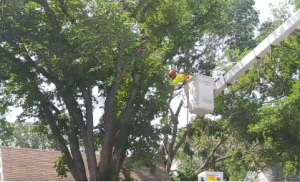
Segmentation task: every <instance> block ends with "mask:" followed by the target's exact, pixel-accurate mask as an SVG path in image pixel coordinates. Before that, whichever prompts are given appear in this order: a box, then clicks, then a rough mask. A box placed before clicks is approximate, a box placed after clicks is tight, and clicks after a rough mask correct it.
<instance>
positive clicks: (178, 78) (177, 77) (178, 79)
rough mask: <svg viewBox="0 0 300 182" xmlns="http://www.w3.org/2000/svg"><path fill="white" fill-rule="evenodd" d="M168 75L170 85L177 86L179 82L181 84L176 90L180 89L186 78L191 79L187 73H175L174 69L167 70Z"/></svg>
mask: <svg viewBox="0 0 300 182" xmlns="http://www.w3.org/2000/svg"><path fill="white" fill-rule="evenodd" d="M169 77H170V78H172V80H173V81H172V85H173V86H175V87H176V86H178V85H179V84H181V85H180V86H179V87H178V88H177V89H176V90H178V89H180V88H181V87H182V86H183V85H184V84H185V83H186V81H187V80H189V79H191V78H192V76H191V75H188V74H186V73H179V74H177V72H176V71H175V70H170V72H169Z"/></svg>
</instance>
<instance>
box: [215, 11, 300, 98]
mask: <svg viewBox="0 0 300 182" xmlns="http://www.w3.org/2000/svg"><path fill="white" fill-rule="evenodd" d="M299 26H300V10H298V11H297V12H296V13H294V14H293V15H292V16H291V17H290V18H289V19H287V20H286V21H285V22H284V23H283V24H282V25H280V26H279V27H278V28H277V29H276V30H275V31H274V32H273V33H271V34H270V35H269V36H268V37H267V38H265V40H263V41H262V42H261V43H260V44H259V45H258V46H257V47H256V48H254V49H253V50H252V51H251V52H250V53H249V54H247V55H246V56H245V57H244V58H243V59H242V60H241V61H240V62H239V63H237V64H236V65H235V66H234V67H233V68H231V70H229V71H228V72H227V73H226V74H225V75H224V76H223V77H222V78H220V79H219V80H218V81H216V82H215V91H214V96H215V97H216V96H217V95H219V94H220V93H221V92H222V91H223V90H224V89H225V88H226V87H227V85H228V84H232V83H233V82H235V81H236V80H237V79H238V78H239V77H240V76H241V75H243V74H244V73H245V72H246V71H247V70H249V69H250V68H251V66H253V65H254V64H255V63H256V62H257V61H260V58H262V57H263V56H264V55H266V54H267V53H268V52H270V51H271V47H272V46H276V45H278V44H279V43H280V42H281V41H283V40H284V39H285V38H286V37H288V36H289V35H290V34H291V33H292V32H293V31H294V30H295V29H296V28H298V27H299Z"/></svg>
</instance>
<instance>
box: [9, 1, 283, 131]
mask: <svg viewBox="0 0 300 182" xmlns="http://www.w3.org/2000/svg"><path fill="white" fill-rule="evenodd" d="M286 1H287V0H255V8H256V9H257V10H259V12H260V15H259V19H260V22H263V21H265V20H267V19H268V18H271V14H270V8H269V4H270V3H273V4H275V5H276V4H278V3H282V2H286ZM179 100H180V99H179V98H178V99H175V100H174V101H173V102H172V108H173V109H175V108H176V107H177V105H178V103H179ZM21 112H22V110H21V109H19V108H11V113H10V114H8V115H7V117H6V118H7V120H8V121H9V122H14V121H15V120H16V118H17V116H18V115H19V114H20V113H21ZM186 113H187V111H186V109H182V110H181V113H180V115H179V127H184V126H185V125H186V124H187V120H186ZM102 114H103V111H102V110H95V111H94V121H95V124H97V121H98V120H99V118H100V117H101V115H102ZM156 123H158V120H156V121H154V122H153V124H156Z"/></svg>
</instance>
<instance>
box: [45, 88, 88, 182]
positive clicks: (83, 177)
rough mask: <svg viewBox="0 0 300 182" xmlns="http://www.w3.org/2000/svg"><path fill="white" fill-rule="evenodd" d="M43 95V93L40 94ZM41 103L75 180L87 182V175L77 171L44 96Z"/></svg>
mask: <svg viewBox="0 0 300 182" xmlns="http://www.w3.org/2000/svg"><path fill="white" fill-rule="evenodd" d="M39 94H40V95H41V93H39ZM40 102H41V105H42V108H43V111H44V112H45V114H46V117H47V121H48V124H49V126H50V129H51V131H52V133H53V136H54V137H55V138H56V139H57V141H58V142H59V145H60V148H61V150H62V152H63V153H64V155H65V156H66V160H67V166H68V168H69V169H70V172H71V174H72V175H73V176H74V178H75V179H76V180H80V181H81V180H87V178H86V173H83V174H82V173H80V172H78V171H77V169H76V167H75V163H74V161H73V159H72V157H71V154H70V152H69V149H68V147H67V145H66V143H65V140H64V139H63V137H62V135H61V133H60V131H59V128H58V127H57V125H56V119H55V117H54V116H53V114H52V111H51V110H50V108H49V104H48V102H47V101H46V100H44V99H42V96H40Z"/></svg>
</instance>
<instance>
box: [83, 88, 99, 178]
mask: <svg viewBox="0 0 300 182" xmlns="http://www.w3.org/2000/svg"><path fill="white" fill-rule="evenodd" d="M87 87H88V88H87V89H86V88H84V87H81V91H82V97H83V100H84V105H85V108H86V132H84V133H85V134H86V140H85V141H84V143H85V146H86V147H85V150H86V153H87V154H88V155H89V156H88V157H87V160H88V168H89V171H90V180H91V181H96V180H97V159H96V154H95V147H94V137H93V135H94V132H93V130H94V121H93V100H92V86H91V85H88V86H87Z"/></svg>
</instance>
